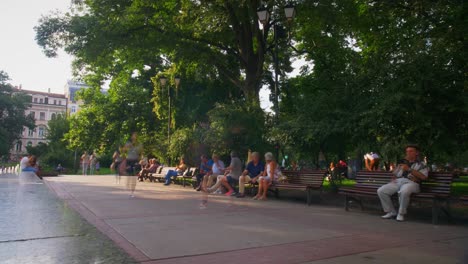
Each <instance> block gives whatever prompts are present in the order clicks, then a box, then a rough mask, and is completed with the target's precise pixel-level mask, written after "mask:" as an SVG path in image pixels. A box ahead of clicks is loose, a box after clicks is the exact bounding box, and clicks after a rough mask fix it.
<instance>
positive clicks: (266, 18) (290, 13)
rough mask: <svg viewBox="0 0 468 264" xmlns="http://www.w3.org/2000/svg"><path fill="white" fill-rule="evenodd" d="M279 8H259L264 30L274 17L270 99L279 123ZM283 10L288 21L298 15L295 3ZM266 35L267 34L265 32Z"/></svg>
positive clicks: (258, 13) (272, 23)
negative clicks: (271, 92) (273, 78)
mask: <svg viewBox="0 0 468 264" xmlns="http://www.w3.org/2000/svg"><path fill="white" fill-rule="evenodd" d="M278 9H279V8H277V7H275V6H273V10H272V14H270V12H269V11H268V8H267V7H266V6H265V5H262V6H261V7H259V8H258V9H257V16H258V20H259V22H260V23H261V24H262V25H263V30H265V28H267V29H269V28H270V27H267V26H268V24H269V23H270V17H272V18H273V19H272V20H271V25H272V26H273V63H274V69H275V70H274V72H275V83H274V89H273V91H274V92H273V94H270V100H271V101H273V108H274V111H275V124H278V122H279V78H278V76H279V73H280V70H279V61H278V28H279V24H278V22H279V19H280V14H279V13H278V12H279V11H278ZM283 10H284V16H285V17H286V20H287V22H288V23H291V21H292V20H293V18H294V16H295V15H296V9H295V8H294V5H293V4H292V3H291V2H289V3H288V4H287V5H285V6H284V7H283ZM288 34H289V33H288ZM264 36H267V34H264ZM288 37H289V35H288ZM265 38H266V37H265ZM266 41H267V40H266V39H265V42H266ZM268 49H269V48H268ZM268 49H267V50H268ZM275 149H276V158H277V159H279V156H278V152H279V146H278V144H276V146H275Z"/></svg>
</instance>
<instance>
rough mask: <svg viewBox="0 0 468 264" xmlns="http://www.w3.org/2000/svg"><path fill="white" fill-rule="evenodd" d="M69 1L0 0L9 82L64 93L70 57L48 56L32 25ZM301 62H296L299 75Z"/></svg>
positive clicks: (264, 94)
mask: <svg viewBox="0 0 468 264" xmlns="http://www.w3.org/2000/svg"><path fill="white" fill-rule="evenodd" d="M70 3H71V0H33V1H26V0H0V25H2V26H1V31H0V70H3V71H5V72H6V73H7V74H8V75H9V76H10V79H11V80H10V83H11V84H12V85H14V86H19V85H21V86H22V88H23V89H25V90H33V91H42V92H47V91H48V89H49V88H50V91H51V92H52V93H64V86H65V84H66V82H67V80H69V79H71V78H72V72H71V62H72V57H71V56H70V55H68V54H66V53H65V52H63V51H62V52H59V55H58V57H56V58H47V57H46V56H45V55H44V53H42V51H41V49H40V47H39V46H38V45H37V43H36V41H35V40H34V37H35V32H34V26H36V25H38V21H39V19H40V18H41V16H42V15H47V14H48V13H50V12H52V11H56V10H58V11H62V12H65V11H67V10H68V9H69V7H70ZM303 63H304V62H303V61H302V62H301V61H296V62H295V63H294V64H293V66H296V67H297V68H296V70H295V71H294V72H293V73H292V74H290V75H289V76H290V77H292V76H295V75H297V74H298V71H299V69H298V67H299V66H301V65H303ZM269 94H270V92H269V90H268V89H266V88H262V90H261V91H260V101H261V106H262V108H263V109H266V110H267V111H268V109H270V107H271V106H272V104H271V102H270V101H269Z"/></svg>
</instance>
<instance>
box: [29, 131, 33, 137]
mask: <svg viewBox="0 0 468 264" xmlns="http://www.w3.org/2000/svg"><path fill="white" fill-rule="evenodd" d="M33 135H34V130H32V129H29V131H28V137H32V136H33Z"/></svg>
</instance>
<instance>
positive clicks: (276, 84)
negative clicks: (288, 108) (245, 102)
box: [273, 22, 279, 162]
mask: <svg viewBox="0 0 468 264" xmlns="http://www.w3.org/2000/svg"><path fill="white" fill-rule="evenodd" d="M277 30H278V29H277V23H276V22H275V24H274V25H273V35H274V36H273V37H274V41H275V51H274V58H273V60H274V63H275V102H274V107H275V125H278V124H279V99H278V96H279V95H278V93H279V91H278V90H279V87H278V86H279V81H278V73H279V69H278V68H279V62H278V32H277ZM275 157H276V159H277V161H278V162H279V143H278V142H276V146H275Z"/></svg>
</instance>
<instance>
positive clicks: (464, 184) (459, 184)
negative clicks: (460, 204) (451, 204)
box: [452, 176, 468, 196]
mask: <svg viewBox="0 0 468 264" xmlns="http://www.w3.org/2000/svg"><path fill="white" fill-rule="evenodd" d="M452 194H453V195H454V196H460V195H468V176H460V178H458V179H456V180H455V182H453V183H452Z"/></svg>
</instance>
